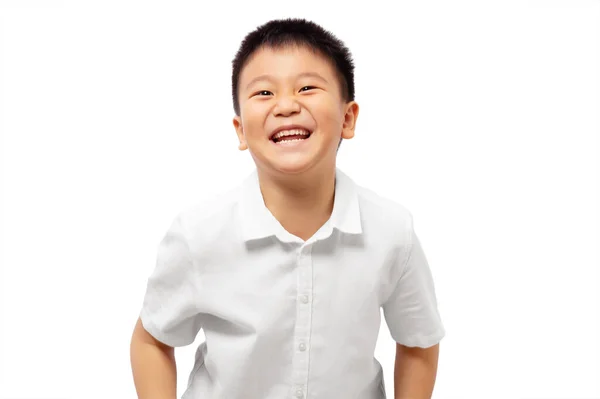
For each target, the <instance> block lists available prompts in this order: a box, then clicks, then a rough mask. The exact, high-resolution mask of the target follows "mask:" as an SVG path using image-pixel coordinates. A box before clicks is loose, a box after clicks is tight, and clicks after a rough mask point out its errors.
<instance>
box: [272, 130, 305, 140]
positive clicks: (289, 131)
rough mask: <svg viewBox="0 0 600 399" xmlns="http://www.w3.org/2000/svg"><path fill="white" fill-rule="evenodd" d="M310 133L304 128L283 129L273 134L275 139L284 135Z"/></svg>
mask: <svg viewBox="0 0 600 399" xmlns="http://www.w3.org/2000/svg"><path fill="white" fill-rule="evenodd" d="M309 134H310V133H309V132H308V131H307V130H304V129H291V130H282V131H280V132H279V133H277V134H275V135H274V136H273V139H278V138H281V137H283V136H297V135H303V136H308V135H309Z"/></svg>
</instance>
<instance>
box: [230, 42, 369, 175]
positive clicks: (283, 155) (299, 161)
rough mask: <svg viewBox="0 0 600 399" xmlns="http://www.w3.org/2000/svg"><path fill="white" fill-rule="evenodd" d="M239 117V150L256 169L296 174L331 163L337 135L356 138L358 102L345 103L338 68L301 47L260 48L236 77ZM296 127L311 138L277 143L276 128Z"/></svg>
mask: <svg viewBox="0 0 600 399" xmlns="http://www.w3.org/2000/svg"><path fill="white" fill-rule="evenodd" d="M239 103H240V116H236V117H235V118H234V120H233V124H234V127H235V129H236V132H237V135H238V138H239V141H240V146H239V148H240V150H245V149H249V150H250V153H251V155H252V157H253V158H254V161H255V162H256V165H257V167H258V168H260V169H263V170H264V169H267V170H269V171H276V172H283V173H300V172H304V171H306V170H309V169H313V168H315V167H317V168H321V167H331V166H334V165H335V157H336V152H337V147H338V143H339V141H340V138H344V139H350V138H352V137H353V136H354V126H355V123H356V118H357V116H358V104H356V102H354V101H351V102H348V103H346V102H344V101H343V99H342V96H341V90H340V84H339V82H338V78H337V75H336V70H335V69H334V68H333V67H332V66H331V65H330V64H329V62H328V61H327V60H326V59H325V58H323V57H321V56H320V55H317V54H315V53H313V52H312V51H311V50H310V49H307V48H305V47H297V46H294V47H289V48H285V49H272V48H263V49H260V50H258V51H257V52H256V53H255V54H254V55H253V56H251V59H250V61H249V62H248V63H247V64H246V66H245V67H244V68H243V69H242V72H241V74H240V78H239ZM287 125H299V126H301V127H303V128H305V129H307V130H308V131H309V132H311V134H310V136H309V138H307V139H305V140H302V141H297V142H293V143H275V142H274V141H273V140H272V139H271V137H272V134H273V132H274V131H276V130H277V129H280V128H281V127H283V126H287Z"/></svg>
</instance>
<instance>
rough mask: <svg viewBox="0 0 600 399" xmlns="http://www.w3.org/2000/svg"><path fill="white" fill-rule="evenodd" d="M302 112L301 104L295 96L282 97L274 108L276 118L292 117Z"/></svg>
mask: <svg viewBox="0 0 600 399" xmlns="http://www.w3.org/2000/svg"><path fill="white" fill-rule="evenodd" d="M298 112H300V104H298V102H297V101H296V99H295V98H294V97H293V96H281V97H279V99H278V100H277V103H276V104H275V107H274V108H273V114H274V115H275V116H290V115H293V114H296V113H298Z"/></svg>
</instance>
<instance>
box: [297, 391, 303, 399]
mask: <svg viewBox="0 0 600 399" xmlns="http://www.w3.org/2000/svg"><path fill="white" fill-rule="evenodd" d="M296 397H297V398H302V397H304V394H303V393H302V390H300V389H298V390H297V391H296Z"/></svg>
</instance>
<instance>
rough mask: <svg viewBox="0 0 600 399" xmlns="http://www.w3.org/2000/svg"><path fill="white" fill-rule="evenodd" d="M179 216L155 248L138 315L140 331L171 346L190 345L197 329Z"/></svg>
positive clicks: (192, 274) (188, 259) (189, 262)
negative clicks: (141, 326)
mask: <svg viewBox="0 0 600 399" xmlns="http://www.w3.org/2000/svg"><path fill="white" fill-rule="evenodd" d="M181 217H182V215H181V214H179V215H177V217H176V218H175V219H174V220H173V222H172V223H171V226H170V227H169V229H168V230H167V232H166V234H165V235H164V237H163V238H162V240H161V241H160V243H159V245H158V253H157V259H156V265H155V267H154V270H153V272H152V274H151V275H150V276H149V278H148V280H147V284H146V292H145V295H144V302H143V306H142V309H141V312H140V319H141V321H142V324H143V326H144V328H145V329H146V330H147V331H148V332H149V333H150V334H151V335H152V336H153V337H154V338H156V339H157V340H159V341H160V342H162V343H164V344H166V345H169V346H172V347H177V346H185V345H189V344H191V343H193V342H194V340H195V339H196V335H197V334H198V332H199V331H200V328H201V324H200V315H199V313H198V306H197V300H196V299H197V298H196V297H197V295H196V288H195V284H194V282H195V272H194V268H193V262H192V257H191V254H190V248H189V245H188V242H187V238H186V234H185V231H184V228H183V226H182V220H181Z"/></svg>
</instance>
